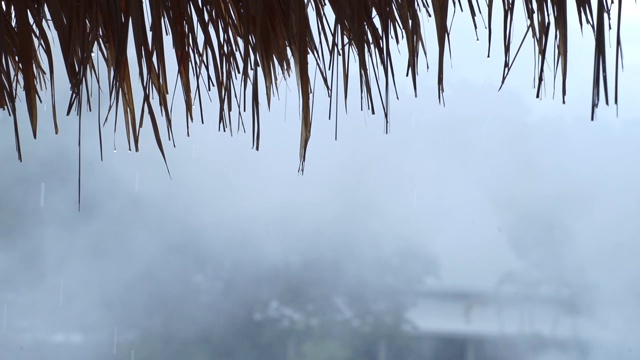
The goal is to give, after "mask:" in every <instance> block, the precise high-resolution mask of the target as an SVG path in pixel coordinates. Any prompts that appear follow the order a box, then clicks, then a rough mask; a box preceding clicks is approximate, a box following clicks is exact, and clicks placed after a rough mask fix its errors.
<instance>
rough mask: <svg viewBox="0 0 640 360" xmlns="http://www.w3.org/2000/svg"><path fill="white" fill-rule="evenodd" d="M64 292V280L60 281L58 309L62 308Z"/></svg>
mask: <svg viewBox="0 0 640 360" xmlns="http://www.w3.org/2000/svg"><path fill="white" fill-rule="evenodd" d="M63 290H64V279H60V298H59V304H60V307H62V293H63Z"/></svg>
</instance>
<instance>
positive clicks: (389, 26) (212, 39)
mask: <svg viewBox="0 0 640 360" xmlns="http://www.w3.org/2000/svg"><path fill="white" fill-rule="evenodd" d="M450 1H453V6H454V9H453V10H452V11H455V10H456V8H457V7H460V8H462V2H461V1H459V0H458V4H456V3H455V0H431V1H428V0H349V1H344V0H227V1H213V0H161V1H150V0H149V1H144V0H119V1H106V0H101V1H79V0H4V1H2V2H0V4H1V6H2V15H0V108H2V109H6V110H8V112H9V114H10V115H11V116H12V117H13V118H14V132H15V139H16V147H17V151H18V157H19V159H22V153H21V148H20V136H19V126H18V125H19V124H20V122H19V121H18V119H17V118H16V116H17V111H16V102H17V101H18V98H19V94H20V93H22V94H23V95H24V100H25V103H26V107H27V110H28V115H29V125H30V127H31V131H32V134H33V136H34V137H36V136H37V131H38V112H37V103H38V102H39V101H42V99H41V98H40V91H41V90H42V89H44V88H45V87H47V86H50V87H51V89H50V90H49V91H50V92H51V96H52V98H51V102H52V105H53V111H54V117H53V121H54V125H55V130H56V133H57V131H58V126H57V118H56V108H55V106H56V99H55V95H54V89H53V87H54V70H56V69H55V68H54V59H53V58H54V55H53V47H52V45H51V43H52V41H53V40H54V39H51V38H50V37H55V40H56V42H57V43H58V44H59V48H60V52H61V56H62V59H63V62H64V69H65V71H66V74H67V78H68V80H69V85H70V91H71V95H70V98H69V102H68V106H67V114H70V113H71V111H72V110H73V109H74V108H75V109H76V111H77V112H78V116H79V114H80V112H79V111H80V107H81V106H84V105H85V104H84V103H86V104H87V105H90V103H89V101H90V97H89V96H88V94H87V92H88V89H89V85H90V83H92V82H94V81H95V82H97V83H98V86H100V87H101V88H108V92H109V113H108V115H107V117H108V116H110V114H114V116H115V119H114V121H113V124H114V130H115V128H116V127H117V126H118V114H122V116H123V122H124V127H125V132H126V137H127V141H128V145H129V148H130V149H131V148H134V149H135V150H136V151H138V150H139V141H140V131H141V129H142V126H143V122H144V121H145V120H147V119H145V117H146V116H148V120H147V121H150V122H151V127H152V129H153V133H154V137H155V140H156V143H157V146H158V148H159V150H160V152H161V153H162V156H163V158H164V157H165V153H164V148H163V143H164V141H163V139H162V135H161V133H162V131H161V124H160V122H161V119H163V120H164V122H165V124H164V127H165V128H166V132H167V138H168V140H169V141H173V121H172V113H171V108H172V107H171V103H172V100H171V99H172V96H170V89H171V88H173V86H172V83H173V82H174V81H175V82H176V84H177V83H179V84H180V88H181V91H182V101H183V102H184V106H185V111H186V114H185V115H186V116H185V118H186V122H187V134H188V133H189V131H190V127H189V124H190V123H191V122H193V118H194V116H193V109H194V108H195V106H194V105H198V107H199V109H200V111H199V115H200V118H201V121H204V117H205V115H204V114H203V112H202V110H201V109H202V97H203V93H204V94H205V95H206V94H208V93H210V92H215V93H216V95H217V102H218V104H219V106H220V107H219V113H218V124H219V128H220V129H221V130H224V131H226V130H227V129H228V130H229V131H233V128H232V124H231V113H232V111H237V112H238V113H239V114H241V113H242V112H245V111H247V102H250V108H251V119H252V121H251V128H252V137H253V144H254V147H255V149H256V150H257V149H259V147H260V135H261V133H260V125H261V118H260V113H259V109H260V104H259V99H260V96H261V94H262V93H265V94H266V100H267V106H270V105H271V101H272V93H274V92H275V91H277V86H278V79H279V78H280V77H282V76H284V77H285V78H288V77H290V76H291V71H292V70H293V71H295V74H296V79H297V82H298V87H299V96H300V98H301V104H302V119H301V132H300V171H304V164H305V158H306V151H307V150H306V149H307V144H308V142H309V139H310V136H311V119H312V116H311V112H312V101H311V96H312V87H313V84H312V82H311V76H310V72H311V69H312V68H317V69H318V70H317V71H318V74H319V78H320V80H321V81H320V83H321V84H323V85H324V87H325V89H326V91H327V93H328V94H329V97H330V98H331V104H332V106H336V107H337V102H336V101H337V99H335V97H336V95H337V94H338V88H339V86H340V84H338V81H337V79H338V78H339V77H340V76H342V78H343V84H342V86H343V87H344V89H343V96H344V98H345V104H346V97H347V95H348V93H349V82H348V78H349V74H350V70H351V69H350V66H351V61H350V59H355V63H356V64H357V71H358V74H359V86H360V90H361V107H362V108H363V109H364V108H365V107H366V108H367V109H369V110H370V111H372V112H375V107H376V106H377V105H376V104H377V103H378V101H379V102H380V105H381V107H382V110H383V113H384V116H385V121H386V123H387V126H388V121H389V112H388V103H389V94H390V91H392V89H391V88H392V87H393V89H395V74H396V72H395V66H394V64H393V59H392V56H391V51H390V49H391V46H392V45H393V43H395V45H396V46H398V45H400V44H401V43H402V44H403V46H405V47H406V50H407V54H408V63H407V71H406V74H407V76H410V77H411V81H412V84H413V87H414V92H415V93H416V94H417V80H416V78H417V74H418V64H419V58H420V53H421V52H422V53H423V54H424V56H425V58H426V45H425V43H424V38H423V31H425V28H424V24H423V23H422V22H421V16H422V15H423V14H426V15H427V16H429V17H433V18H434V19H435V33H436V38H437V46H438V76H437V86H438V96H439V98H440V99H441V100H442V95H443V92H444V67H443V63H444V56H445V52H446V47H447V46H448V43H449V32H450V24H449V20H450V15H451V12H452V11H449V6H450ZM595 1H596V2H597V4H596V11H595V12H594V11H593V8H592V1H591V0H576V8H577V10H578V11H577V12H578V13H577V20H578V22H579V24H580V27H581V28H582V27H583V24H586V25H588V26H589V27H590V28H591V29H592V30H593V34H594V37H595V45H594V73H593V98H592V119H593V116H594V115H593V111H595V109H596V108H597V106H598V104H599V101H600V86H601V81H602V82H603V84H602V85H603V88H604V96H605V102H607V104H608V101H609V99H608V98H609V95H608V86H607V70H606V52H605V50H606V49H605V27H606V26H609V27H610V26H611V25H610V22H611V21H612V15H611V4H610V3H609V2H608V0H595ZM467 6H468V10H469V11H470V13H471V20H472V21H473V25H474V31H476V34H477V28H478V26H477V22H476V17H477V15H478V14H480V16H483V15H482V14H483V11H482V9H481V6H480V4H479V3H478V1H477V0H476V2H475V5H474V2H473V1H472V0H468V4H467ZM518 6H522V7H523V10H524V13H525V17H524V19H523V20H524V23H525V24H526V32H525V35H524V38H523V39H522V41H517V40H516V39H513V34H514V30H513V27H514V17H515V8H516V7H518ZM487 7H488V8H487V11H486V13H487V14H488V37H489V47H490V46H491V36H492V31H491V26H492V21H493V18H494V17H495V13H494V9H493V0H488V1H487ZM502 9H503V16H502V20H503V21H502V25H503V38H504V42H503V55H504V72H503V79H502V82H503V83H504V81H505V80H506V78H507V76H508V74H509V71H510V70H511V67H512V65H513V62H514V61H515V59H516V57H517V55H518V51H519V50H520V47H519V48H518V49H517V51H516V53H515V54H512V51H511V50H512V48H511V46H512V43H513V41H514V40H516V43H520V44H522V43H523V42H524V40H525V38H526V37H528V36H531V37H532V39H533V46H534V48H535V49H534V50H535V54H536V57H537V63H536V77H537V83H536V86H537V96H540V89H541V87H542V82H543V80H544V79H545V77H544V68H545V66H544V65H545V63H546V62H548V61H550V60H552V61H553V63H554V66H553V68H554V78H555V76H556V75H557V74H558V73H559V75H560V78H561V91H562V101H563V102H564V101H565V95H566V80H567V72H568V69H567V57H568V46H567V44H568V30H567V29H568V23H569V21H568V20H569V15H568V14H567V4H566V1H563V0H523V1H522V2H521V3H520V2H516V0H502ZM621 14H622V13H621V11H620V10H619V11H618V34H617V44H616V74H615V80H616V81H615V93H616V95H615V102H616V105H617V97H618V96H617V93H618V89H617V87H618V66H619V64H620V62H619V60H620V59H619V55H620V54H621V47H620V34H619V24H620V20H621V19H620V16H621ZM482 19H483V21H484V17H483V18H482ZM165 34H170V41H171V43H170V44H167V43H166V38H165ZM551 37H553V38H552V39H551ZM130 39H132V41H133V44H130ZM551 41H552V42H553V43H552V44H550V42H551ZM131 45H133V48H134V49H135V53H133V54H132V53H130V51H129V48H130V46H131ZM549 45H552V46H553V48H554V50H553V54H554V55H553V58H552V59H550V58H549V56H548V55H547V54H548V51H549V48H550V46H549ZM520 46H521V45H520ZM170 49H173V51H172V53H173V54H172V55H170V52H169V51H170ZM94 54H95V55H96V56H93V55H94ZM166 56H174V57H175V61H176V64H177V74H176V77H175V78H173V79H175V80H172V77H171V76H170V75H169V74H167V58H166ZM132 57H133V59H132ZM339 58H340V60H339ZM98 62H102V63H103V64H104V66H105V67H106V69H107V72H108V74H107V77H106V80H105V78H104V76H103V77H102V78H100V77H99V76H97V69H98V68H99V64H98ZM45 63H46V64H45ZM136 76H137V78H136ZM334 79H336V80H334ZM132 82H136V83H137V82H139V84H140V85H141V87H142V89H143V92H142V95H141V97H142V99H141V100H139V101H138V102H136V97H135V96H134V93H133V89H134V87H133V86H132ZM261 83H262V84H263V85H264V86H265V88H264V89H261V88H260V84H261ZM214 88H215V90H214ZM249 88H251V91H250V92H249V91H248V90H249ZM83 99H84V100H83ZM154 99H155V100H154ZM376 99H379V100H376ZM83 101H84V103H83ZM194 101H196V102H197V104H194V103H193V102H194ZM138 106H139V107H140V108H139V110H136V107H138ZM158 111H159V112H158ZM238 116H239V118H238V119H239V123H238V127H240V126H242V127H244V122H243V120H242V117H241V115H238ZM106 121H107V119H106V118H105V123H106ZM165 162H166V159H165Z"/></svg>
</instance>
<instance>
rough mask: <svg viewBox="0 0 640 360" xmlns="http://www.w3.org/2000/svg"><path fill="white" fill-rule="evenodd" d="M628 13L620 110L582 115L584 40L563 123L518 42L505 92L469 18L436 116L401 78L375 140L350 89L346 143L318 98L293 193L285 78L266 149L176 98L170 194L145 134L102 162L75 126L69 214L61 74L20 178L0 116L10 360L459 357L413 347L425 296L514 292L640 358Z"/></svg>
mask: <svg viewBox="0 0 640 360" xmlns="http://www.w3.org/2000/svg"><path fill="white" fill-rule="evenodd" d="M569 11H570V14H573V13H572V12H571V11H573V9H570V10H569ZM626 11H628V13H625V14H624V22H623V32H622V34H623V50H624V65H625V67H624V72H623V73H622V77H621V81H620V108H619V114H618V116H616V110H615V108H613V107H601V108H600V109H599V110H598V118H597V121H595V122H590V121H589V114H590V107H589V106H590V100H591V96H590V95H591V93H590V90H591V81H592V80H591V77H590V74H591V73H592V66H593V64H592V59H593V54H592V50H591V46H592V43H593V40H592V38H591V35H590V34H589V33H588V32H585V35H584V36H582V35H581V34H580V30H579V29H578V28H576V27H575V26H574V28H572V32H571V34H570V39H571V42H572V45H571V51H572V53H571V56H570V58H569V59H570V71H569V80H568V96H567V104H566V105H562V104H561V100H560V99H558V98H555V99H553V88H552V87H551V79H550V78H549V77H550V76H551V73H552V72H551V69H549V70H548V72H547V77H548V79H547V87H546V95H545V98H544V99H543V100H536V99H535V94H534V91H533V90H532V88H531V87H529V86H527V85H526V84H527V83H528V81H533V77H532V73H531V70H532V66H530V65H532V63H531V59H532V56H531V55H532V54H531V49H528V48H527V50H526V51H524V50H523V53H522V54H521V55H520V57H519V59H518V60H517V61H518V64H517V65H516V67H515V69H514V71H513V73H512V74H511V75H510V77H509V79H508V80H507V84H506V85H505V87H504V88H503V89H502V90H501V92H500V93H498V92H497V88H498V86H499V80H500V76H501V73H502V68H501V66H502V63H501V54H500V53H499V52H498V51H499V49H498V47H497V46H496V47H494V48H493V51H492V52H493V54H494V55H493V56H492V58H491V59H485V58H484V54H485V50H486V43H485V42H484V41H481V42H479V43H477V42H476V41H475V36H474V35H473V32H472V30H471V28H470V26H471V24H468V23H469V21H466V20H467V19H457V21H456V26H454V29H453V32H452V38H454V41H453V42H452V57H453V58H452V59H451V60H447V61H448V63H447V68H446V69H445V77H446V78H445V89H446V92H445V99H446V106H442V105H439V104H438V102H437V94H436V91H437V88H436V71H435V70H434V69H433V68H431V69H430V70H429V71H428V72H427V71H426V66H424V67H423V68H422V69H421V74H420V77H419V88H418V98H417V99H416V98H414V97H413V91H412V89H411V85H410V81H409V80H408V79H405V78H401V77H398V79H397V80H398V93H399V97H400V99H399V100H397V101H396V100H394V101H393V102H392V104H391V115H390V118H391V133H390V134H389V135H384V134H383V129H384V128H383V119H382V117H381V116H378V115H371V114H369V113H368V112H366V111H365V112H361V111H360V109H359V105H360V104H359V99H358V96H357V91H356V90H355V89H356V88H352V90H351V94H352V95H351V96H350V98H349V100H348V111H347V112H346V113H345V112H344V110H343V109H344V107H343V104H342V102H341V104H340V106H341V108H340V114H339V118H338V141H334V127H335V119H333V120H331V121H329V120H327V117H328V111H329V109H328V106H329V104H328V101H327V99H326V97H325V95H324V94H323V93H319V94H317V96H316V99H315V112H314V119H313V120H314V122H313V134H312V137H311V141H310V144H309V150H308V157H307V165H306V171H305V174H304V176H299V175H298V174H297V172H296V169H297V162H298V141H299V131H300V130H299V117H298V107H299V103H298V98H297V89H296V87H295V81H289V82H288V83H287V86H283V87H281V89H283V90H281V93H280V94H279V100H277V101H274V102H273V105H272V108H271V109H270V110H269V111H268V109H266V107H265V106H263V109H262V111H263V126H262V137H261V138H262V143H261V148H260V151H259V152H255V151H252V150H251V138H250V136H247V135H246V134H242V133H240V134H236V133H235V132H234V136H233V137H231V136H230V135H229V133H220V132H218V130H217V124H216V120H217V119H215V116H213V117H210V118H206V119H205V124H204V125H200V124H199V123H197V124H195V125H192V128H193V129H194V130H193V131H192V133H191V134H192V136H191V137H190V138H187V137H186V136H185V135H184V134H185V132H184V131H182V130H184V129H183V128H181V127H180V124H181V123H183V122H184V119H183V118H182V117H181V116H180V113H181V112H180V107H179V106H178V104H177V103H176V108H175V109H176V110H175V111H174V116H173V118H174V123H175V125H174V126H175V134H176V144H177V147H176V148H173V147H172V146H170V143H169V142H165V146H166V149H167V158H168V166H169V169H170V171H171V177H169V175H168V174H167V171H166V169H165V167H164V163H163V161H162V158H161V156H160V154H159V152H158V151H157V149H156V147H155V143H154V141H153V138H152V137H151V134H150V131H149V129H148V128H144V129H143V131H142V134H143V140H141V147H142V150H141V152H140V153H130V152H129V151H128V150H127V146H126V141H125V135H124V131H123V129H121V128H119V129H118V132H117V134H116V135H115V139H114V136H113V131H112V130H113V121H112V120H113V119H111V120H110V122H109V123H108V124H107V126H106V127H105V128H103V135H104V152H105V156H104V161H103V162H101V161H100V154H99V148H98V134H97V123H98V121H99V119H98V117H97V113H96V112H93V113H84V114H83V129H82V142H83V147H82V204H81V205H82V210H81V211H80V212H78V211H77V161H78V159H77V146H76V144H77V131H78V127H77V118H76V117H75V116H74V115H73V114H72V115H71V116H70V117H64V116H63V112H62V111H61V109H63V108H66V106H61V104H62V105H64V104H65V102H66V100H67V97H68V94H66V93H65V91H64V88H65V87H64V86H63V85H60V84H65V83H66V79H64V78H63V76H64V75H62V72H59V73H58V75H59V80H58V81H56V83H57V84H59V85H58V87H57V88H56V92H57V96H58V103H59V105H58V106H59V109H58V110H59V112H60V113H59V115H60V122H61V124H60V126H61V132H60V134H59V135H57V136H56V135H53V126H52V123H50V122H47V121H41V126H40V129H39V134H38V140H37V141H34V140H32V139H30V137H29V136H26V135H24V134H26V132H24V133H23V137H22V138H21V140H22V142H23V143H22V144H23V152H24V162H23V163H19V162H18V161H17V155H16V153H15V151H14V140H13V129H12V126H13V125H12V119H11V118H9V117H8V114H7V113H0V164H1V166H2V175H0V184H2V188H3V189H4V190H5V191H3V192H2V193H1V194H0V204H1V206H0V307H1V308H0V310H1V311H2V313H1V314H0V315H1V316H2V328H0V359H76V358H78V359H79V358H96V359H107V358H109V359H134V358H135V359H176V358H181V359H205V358H206V359H258V358H260V359H264V358H268V359H292V358H296V359H361V358H370V359H380V357H387V358H389V359H418V358H420V359H422V358H425V359H430V358H434V359H440V358H443V359H444V358H451V359H457V358H460V357H456V356H457V355H456V354H457V352H456V351H457V350H456V349H455V348H454V347H453V346H446V344H445V345H442V344H440V343H438V344H440V345H438V344H436V343H431V342H427V341H420V336H419V335H416V329H415V328H412V324H413V322H412V319H410V318H408V317H407V312H408V311H409V310H410V309H411V308H412V307H413V306H415V304H416V302H417V301H419V300H418V298H417V297H416V296H415V293H416V292H418V291H420V290H424V289H430V288H438V287H445V288H454V289H468V290H469V289H471V290H486V291H494V290H495V289H497V288H499V287H500V286H501V285H504V284H509V285H510V286H514V287H516V288H518V289H525V290H526V292H527V293H536V292H540V291H545V290H544V289H546V288H548V287H553V286H561V287H563V286H564V287H565V288H569V289H571V292H572V294H573V297H574V298H575V300H576V305H575V307H576V309H580V310H579V311H580V312H581V313H584V314H585V316H586V317H587V318H588V319H589V322H590V323H591V324H592V326H591V328H595V329H597V331H595V332H593V333H591V332H589V333H584V334H583V335H584V336H585V337H586V338H587V339H590V340H589V341H588V345H590V348H589V351H588V352H586V353H581V354H582V355H580V356H584V357H587V358H590V359H604V358H618V359H635V358H638V356H640V355H639V354H640V348H638V347H637V345H636V344H637V339H638V335H637V334H638V333H639V332H638V326H637V324H638V321H640V265H639V263H638V261H637V254H638V253H640V245H639V243H638V239H639V238H640V224H639V223H638V222H637V221H636V219H637V216H638V214H639V213H640V191H639V190H638V185H637V184H638V183H640V168H639V167H638V166H637V165H638V164H639V163H640V141H639V140H640V124H639V120H640V118H639V116H638V114H640V103H638V102H637V101H636V96H637V90H638V87H637V81H638V79H640V46H638V45H637V42H635V43H634V40H633V39H634V36H635V35H637V34H640V25H639V24H640V21H638V20H640V10H639V8H638V7H637V6H631V7H628V8H627V10H625V12H626ZM574 25H575V24H574ZM428 26H433V24H432V23H429V24H428ZM494 26H495V24H494ZM428 29H429V31H428V33H427V39H426V41H427V45H428V46H430V45H432V44H435V41H434V36H433V35H434V34H432V32H433V31H431V28H428ZM481 34H482V33H481ZM494 36H495V37H496V39H494V43H495V44H499V41H500V40H501V39H498V38H499V37H500V35H499V34H495V32H494ZM627 39H628V40H627ZM431 49H433V47H431ZM428 51H429V48H428ZM431 51H433V50H431ZM611 54H613V52H611ZM429 55H430V54H429ZM402 56H403V54H402V51H400V53H399V54H398V55H397V60H396V62H397V64H402V59H403V57H402ZM429 60H430V63H429V64H430V66H433V65H434V63H433V61H434V58H433V57H432V56H429ZM425 65H426V64H425ZM587 74H589V75H587ZM610 80H611V79H610ZM351 84H357V81H355V79H352V81H351ZM611 85H612V84H611ZM178 91H180V90H178ZM93 97H94V98H96V99H97V95H95V94H94V96H93ZM43 98H44V99H47V98H48V96H43ZM105 99H106V94H103V100H105ZM105 102H106V101H103V105H104V103H105ZM45 104H46V105H45ZM45 104H41V106H40V116H41V119H42V120H44V119H46V117H47V112H49V114H50V108H48V106H50V104H48V103H47V102H46V101H45ZM205 106H207V108H206V109H205V110H206V111H205V114H207V113H210V114H217V104H215V103H212V104H206V105H205ZM23 110H24V109H23ZM104 113H105V112H103V113H102V114H103V115H104ZM18 116H19V123H20V125H21V126H22V127H24V126H26V123H25V122H24V119H25V118H26V112H25V111H23V112H22V113H20V114H18ZM182 126H184V125H182ZM114 141H115V145H116V146H115V149H116V151H114V146H113V144H114ZM414 325H415V324H413V326H414ZM414 327H415V326H414ZM591 328H590V329H591ZM589 331H591V330H589ZM407 333H411V334H412V335H411V336H407V335H406V334H407ZM418 334H419V331H418ZM520 356H524V355H518V358H523V357H520ZM532 356H533V355H532ZM537 356H538V354H536V357H537ZM540 356H547V355H540ZM548 356H551V355H548ZM553 356H556V357H554V359H555V358H559V359H563V358H564V357H562V356H563V355H553ZM612 356H614V357H612ZM478 358H480V356H478ZM507 358H509V357H507ZM510 358H513V357H510ZM548 358H551V357H548Z"/></svg>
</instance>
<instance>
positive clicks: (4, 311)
mask: <svg viewBox="0 0 640 360" xmlns="http://www.w3.org/2000/svg"><path fill="white" fill-rule="evenodd" d="M2 332H3V333H6V332H7V304H4V307H3V308H2Z"/></svg>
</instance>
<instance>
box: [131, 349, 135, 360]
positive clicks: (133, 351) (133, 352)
mask: <svg viewBox="0 0 640 360" xmlns="http://www.w3.org/2000/svg"><path fill="white" fill-rule="evenodd" d="M131 360H136V351H135V350H131Z"/></svg>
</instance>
